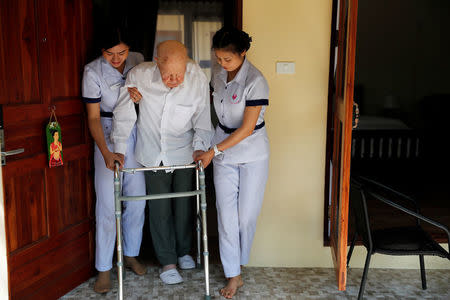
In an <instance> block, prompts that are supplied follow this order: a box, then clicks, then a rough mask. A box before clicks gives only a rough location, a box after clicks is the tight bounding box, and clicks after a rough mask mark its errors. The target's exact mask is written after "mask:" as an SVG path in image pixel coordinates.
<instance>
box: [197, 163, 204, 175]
mask: <svg viewBox="0 0 450 300" xmlns="http://www.w3.org/2000/svg"><path fill="white" fill-rule="evenodd" d="M197 169H198V170H199V171H200V172H203V163H202V161H201V160H199V161H198V162H197Z"/></svg>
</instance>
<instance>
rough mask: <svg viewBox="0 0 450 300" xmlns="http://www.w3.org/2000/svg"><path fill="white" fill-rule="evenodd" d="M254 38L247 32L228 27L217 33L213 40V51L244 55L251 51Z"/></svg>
mask: <svg viewBox="0 0 450 300" xmlns="http://www.w3.org/2000/svg"><path fill="white" fill-rule="evenodd" d="M251 42H252V38H251V37H250V36H249V35H248V33H247V32H245V31H242V30H239V29H237V28H235V27H231V26H226V27H222V28H221V29H220V30H219V31H217V32H216V33H215V34H214V36H213V40H212V48H213V49H223V50H226V51H231V52H234V53H239V54H240V53H242V52H244V51H247V50H248V49H250V43H251Z"/></svg>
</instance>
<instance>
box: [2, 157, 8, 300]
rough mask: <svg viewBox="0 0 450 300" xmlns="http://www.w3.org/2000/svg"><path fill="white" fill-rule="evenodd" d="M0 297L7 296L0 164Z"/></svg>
mask: <svg viewBox="0 0 450 300" xmlns="http://www.w3.org/2000/svg"><path fill="white" fill-rule="evenodd" d="M0 183H1V184H0V299H8V298H9V276H8V257H7V247H6V226H5V206H4V204H5V201H4V198H5V194H4V191H3V167H2V165H0Z"/></svg>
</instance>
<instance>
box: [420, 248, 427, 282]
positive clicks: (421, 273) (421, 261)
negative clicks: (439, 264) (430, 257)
mask: <svg viewBox="0 0 450 300" xmlns="http://www.w3.org/2000/svg"><path fill="white" fill-rule="evenodd" d="M419 261H420V277H422V289H423V290H426V289H427V276H426V274H425V262H424V260H423V255H419Z"/></svg>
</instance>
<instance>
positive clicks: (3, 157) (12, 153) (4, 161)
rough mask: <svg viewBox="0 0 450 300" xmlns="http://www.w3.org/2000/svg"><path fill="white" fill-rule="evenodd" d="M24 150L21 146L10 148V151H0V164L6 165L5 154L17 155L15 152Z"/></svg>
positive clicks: (18, 152)
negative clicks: (0, 159) (14, 148)
mask: <svg viewBox="0 0 450 300" xmlns="http://www.w3.org/2000/svg"><path fill="white" fill-rule="evenodd" d="M24 151H25V149H23V148H19V149H16V150H11V151H1V152H0V154H1V155H0V156H1V158H2V166H4V165H6V156H11V155H17V154H20V153H23V152H24Z"/></svg>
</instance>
